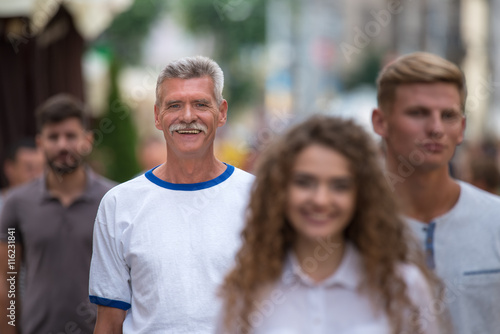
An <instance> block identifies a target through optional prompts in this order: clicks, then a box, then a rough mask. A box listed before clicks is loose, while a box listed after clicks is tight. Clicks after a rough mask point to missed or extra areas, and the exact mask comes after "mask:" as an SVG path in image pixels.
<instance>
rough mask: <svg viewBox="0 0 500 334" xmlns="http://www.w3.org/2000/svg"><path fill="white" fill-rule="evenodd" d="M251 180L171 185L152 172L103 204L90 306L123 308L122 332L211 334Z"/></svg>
mask: <svg viewBox="0 0 500 334" xmlns="http://www.w3.org/2000/svg"><path fill="white" fill-rule="evenodd" d="M253 179H254V177H253V176H252V175H251V174H248V173H246V172H244V171H242V170H240V169H237V168H234V167H233V166H230V165H228V166H227V169H226V171H225V172H224V173H223V174H221V175H220V176H218V177H217V178H215V179H213V180H210V181H207V182H202V183H194V184H174V183H169V182H165V181H163V180H161V179H159V178H157V177H156V176H155V175H154V174H153V173H152V170H151V171H148V172H146V174H144V175H141V176H138V177H137V178H135V179H133V180H130V181H128V182H125V183H123V184H121V185H118V186H116V187H115V188H113V189H112V190H110V191H109V192H108V193H107V194H106V195H105V196H104V198H103V200H102V202H101V205H100V207H99V211H98V213H97V218H96V222H95V227H94V245H93V247H94V248H93V255H92V264H91V268H90V289H89V294H90V299H91V301H92V302H93V303H96V304H98V305H104V306H111V307H116V308H120V309H124V310H128V312H127V315H126V318H125V321H124V323H123V333H124V334H126V333H148V334H152V333H167V332H168V333H211V332H213V329H214V317H215V316H216V314H217V312H218V309H219V302H218V298H217V297H216V292H217V291H216V290H217V288H218V286H219V285H220V284H221V283H222V281H223V279H224V275H225V273H226V272H227V271H228V270H229V269H230V267H231V265H232V264H233V262H234V255H235V253H236V251H237V250H238V248H239V246H240V232H241V230H242V228H243V224H244V215H245V211H246V206H247V202H248V197H249V193H250V188H251V185H252V182H253Z"/></svg>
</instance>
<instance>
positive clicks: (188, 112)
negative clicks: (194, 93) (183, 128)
mask: <svg viewBox="0 0 500 334" xmlns="http://www.w3.org/2000/svg"><path fill="white" fill-rule="evenodd" d="M195 118H196V117H195V113H194V110H193V108H192V107H191V105H189V104H187V105H186V107H185V108H183V109H182V110H181V114H180V117H179V120H180V121H182V122H185V123H191V122H193V121H194V120H195Z"/></svg>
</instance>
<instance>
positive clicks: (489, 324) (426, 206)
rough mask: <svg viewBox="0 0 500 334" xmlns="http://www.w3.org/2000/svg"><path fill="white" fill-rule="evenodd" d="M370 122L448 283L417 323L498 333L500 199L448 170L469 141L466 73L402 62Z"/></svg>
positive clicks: (390, 74)
mask: <svg viewBox="0 0 500 334" xmlns="http://www.w3.org/2000/svg"><path fill="white" fill-rule="evenodd" d="M377 85H378V108H377V109H375V110H374V111H373V115H372V122H373V127H374V130H375V132H376V133H378V134H379V135H380V136H381V137H382V138H383V139H384V140H385V143H386V145H387V153H386V164H387V179H388V181H389V182H390V184H391V185H392V186H393V188H394V190H395V192H396V194H397V196H398V198H400V200H401V203H402V205H403V208H404V210H405V214H406V217H407V221H408V223H409V224H410V225H411V227H412V228H413V230H414V231H415V233H416V235H417V236H418V237H419V238H420V240H421V242H422V247H424V249H425V253H426V257H427V263H428V265H429V266H430V267H431V268H434V269H435V270H436V273H437V274H438V275H439V276H440V277H441V278H442V279H443V281H444V283H445V285H446V291H445V295H444V299H443V300H439V301H435V303H433V305H429V312H428V313H427V315H426V316H424V317H422V319H419V321H423V322H424V323H425V322H426V321H429V319H430V318H431V317H439V316H442V315H443V310H444V308H443V306H446V307H448V308H449V310H450V314H451V320H452V324H453V326H454V330H455V333H458V334H472V333H478V334H479V333H497V332H498V329H499V328H500V317H499V316H498V315H499V314H500V300H499V296H500V197H497V196H494V195H491V194H488V193H486V192H484V191H482V190H479V189H478V188H475V187H473V186H472V185H470V184H468V183H465V182H461V181H457V180H454V179H453V178H452V177H451V176H450V174H449V170H448V163H449V161H450V159H451V158H452V156H453V154H454V151H455V148H456V146H457V145H459V144H460V143H461V142H462V141H463V138H464V130H465V115H464V105H465V99H466V91H465V90H466V88H465V81H464V77H463V74H462V72H461V71H460V69H459V68H458V67H457V66H455V65H454V64H452V63H450V62H449V61H446V60H445V59H442V58H440V57H438V56H436V55H432V54H429V53H413V54H409V55H407V56H403V57H401V58H399V59H397V60H396V61H394V62H393V63H391V64H389V65H388V66H387V67H386V68H384V69H383V70H382V72H381V73H380V75H379V78H378V80H377Z"/></svg>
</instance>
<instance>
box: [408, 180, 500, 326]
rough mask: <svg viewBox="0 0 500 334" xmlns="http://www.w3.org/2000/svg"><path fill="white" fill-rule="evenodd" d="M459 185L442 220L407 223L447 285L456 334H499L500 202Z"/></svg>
mask: <svg viewBox="0 0 500 334" xmlns="http://www.w3.org/2000/svg"><path fill="white" fill-rule="evenodd" d="M458 183H459V185H460V197H459V198H458V202H457V203H456V204H455V206H454V207H453V208H452V209H451V210H450V211H448V212H447V213H446V214H444V215H442V216H440V217H437V218H435V219H434V220H433V222H431V223H430V224H426V223H423V222H420V221H417V220H415V219H410V218H407V220H408V222H409V224H410V226H411V227H412V229H413V230H414V231H415V233H416V235H417V237H418V238H419V240H420V241H421V244H422V246H423V247H424V248H426V251H427V256H428V260H429V261H428V262H430V264H431V265H432V264H433V265H434V267H435V270H436V274H437V275H438V276H439V277H441V279H442V280H443V281H444V283H445V284H446V287H447V289H446V293H445V299H444V302H445V304H446V306H447V307H448V308H449V310H450V316H451V320H452V323H453V325H454V330H455V331H454V333H456V334H471V333H481V334H482V333H500V197H498V196H495V195H492V194H489V193H487V192H485V191H482V190H480V189H478V188H476V187H474V186H472V185H470V184H468V183H465V182H461V181H458Z"/></svg>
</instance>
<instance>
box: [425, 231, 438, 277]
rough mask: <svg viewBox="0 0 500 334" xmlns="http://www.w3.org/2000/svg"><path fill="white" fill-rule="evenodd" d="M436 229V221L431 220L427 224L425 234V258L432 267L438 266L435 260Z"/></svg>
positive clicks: (428, 265)
mask: <svg viewBox="0 0 500 334" xmlns="http://www.w3.org/2000/svg"><path fill="white" fill-rule="evenodd" d="M435 229H436V222H430V223H429V226H427V235H426V236H425V260H426V262H427V267H429V268H430V269H434V268H436V262H435V261H434V231H435Z"/></svg>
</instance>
